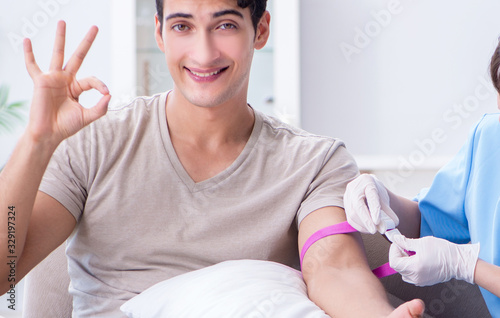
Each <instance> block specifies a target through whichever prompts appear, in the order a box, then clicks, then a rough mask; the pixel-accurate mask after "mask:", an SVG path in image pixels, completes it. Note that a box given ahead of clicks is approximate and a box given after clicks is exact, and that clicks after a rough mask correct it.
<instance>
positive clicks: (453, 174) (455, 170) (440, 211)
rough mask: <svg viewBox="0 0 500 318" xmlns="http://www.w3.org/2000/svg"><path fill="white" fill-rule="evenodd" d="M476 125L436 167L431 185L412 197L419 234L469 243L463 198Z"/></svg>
mask: <svg viewBox="0 0 500 318" xmlns="http://www.w3.org/2000/svg"><path fill="white" fill-rule="evenodd" d="M478 125H479V124H478ZM478 125H476V126H475V127H474V128H473V129H472V130H471V132H470V133H469V137H468V139H467V141H466V143H465V144H464V145H463V146H462V148H461V149H460V151H459V152H458V153H457V155H456V156H455V157H454V158H453V159H452V160H451V161H450V162H449V163H447V164H446V165H445V166H444V167H443V168H441V169H440V170H439V172H438V173H437V174H436V176H435V177H434V180H433V182H432V185H431V187H430V188H428V189H423V190H422V191H421V192H420V193H419V194H418V196H417V197H416V198H415V200H416V201H418V206H419V209H420V213H421V226H420V236H421V237H423V236H429V235H431V236H436V237H440V238H444V239H447V240H449V241H452V242H455V243H462V244H463V243H468V242H470V233H469V226H468V221H467V216H466V213H465V198H466V194H467V186H468V183H469V177H470V172H471V166H472V160H473V152H474V139H475V136H476V131H477V127H478Z"/></svg>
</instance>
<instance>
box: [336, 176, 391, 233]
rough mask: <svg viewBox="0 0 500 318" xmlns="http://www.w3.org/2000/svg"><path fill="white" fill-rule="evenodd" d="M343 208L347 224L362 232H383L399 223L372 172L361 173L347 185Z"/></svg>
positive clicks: (381, 185) (386, 194)
mask: <svg viewBox="0 0 500 318" xmlns="http://www.w3.org/2000/svg"><path fill="white" fill-rule="evenodd" d="M344 208H345V212H346V215H347V221H348V222H349V224H350V225H351V226H352V227H354V228H355V229H356V230H358V231H359V232H362V233H371V234H374V233H376V232H379V233H381V234H384V233H385V232H386V231H387V230H390V229H394V228H395V227H397V226H398V224H399V219H398V217H397V215H396V213H394V211H393V210H392V209H391V208H390V206H389V194H388V193H387V190H386V188H385V186H384V185H383V184H382V182H380V181H379V180H378V179H377V177H375V176H374V175H372V174H362V175H360V176H359V177H357V178H356V179H354V180H353V181H351V182H350V183H349V184H348V185H347V188H346V192H345V195H344Z"/></svg>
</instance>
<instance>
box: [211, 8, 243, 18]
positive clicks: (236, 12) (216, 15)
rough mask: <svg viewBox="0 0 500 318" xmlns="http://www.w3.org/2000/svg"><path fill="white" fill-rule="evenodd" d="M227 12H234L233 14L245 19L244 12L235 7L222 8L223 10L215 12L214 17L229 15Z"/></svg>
mask: <svg viewBox="0 0 500 318" xmlns="http://www.w3.org/2000/svg"><path fill="white" fill-rule="evenodd" d="M227 14H233V15H236V16H238V17H240V18H242V19H244V17H243V14H242V13H241V12H239V11H236V10H234V9H228V10H222V11H218V12H215V13H214V14H213V17H214V18H218V17H221V16H223V15H227Z"/></svg>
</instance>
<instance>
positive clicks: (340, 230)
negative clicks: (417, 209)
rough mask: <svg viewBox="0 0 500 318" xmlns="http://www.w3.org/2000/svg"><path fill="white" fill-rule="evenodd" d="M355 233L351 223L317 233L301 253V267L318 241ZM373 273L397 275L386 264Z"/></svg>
mask: <svg viewBox="0 0 500 318" xmlns="http://www.w3.org/2000/svg"><path fill="white" fill-rule="evenodd" d="M394 231H397V230H394ZM353 232H357V230H356V229H355V228H353V227H352V226H351V225H350V224H349V223H347V221H346V222H342V223H338V224H334V225H331V226H328V227H325V228H323V229H321V230H319V231H317V232H315V233H314V234H313V235H311V237H309V238H308V239H307V241H306V243H305V244H304V246H303V247H302V252H301V253H300V267H301V268H302V261H303V260H304V255H306V252H307V250H308V249H309V248H310V247H311V245H313V244H314V243H316V242H317V241H318V240H320V239H322V238H325V237H327V236H330V235H336V234H347V233H353ZM398 232H399V231H398ZM387 233H389V232H387ZM408 253H409V254H414V253H413V252H408ZM372 272H373V274H374V275H375V276H377V277H378V278H382V277H386V276H389V275H393V274H396V273H397V272H396V271H395V270H394V269H392V268H391V266H389V263H386V264H384V265H382V266H379V267H377V268H375V269H374V270H372Z"/></svg>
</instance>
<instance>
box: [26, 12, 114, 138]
mask: <svg viewBox="0 0 500 318" xmlns="http://www.w3.org/2000/svg"><path fill="white" fill-rule="evenodd" d="M97 32H98V29H97V27H95V26H93V27H92V28H91V29H90V30H89V32H88V33H87V35H86V36H85V38H84V40H83V41H82V42H81V43H80V45H79V46H78V48H77V49H76V51H75V53H74V54H73V55H72V56H71V58H70V59H69V61H68V63H67V64H66V66H64V67H63V63H64V46H65V40H66V24H65V22H64V21H59V23H58V25H57V32H56V40H55V44H54V50H53V54H52V60H51V63H50V68H49V71H48V72H46V73H43V72H42V71H41V70H40V68H39V67H38V65H37V63H36V61H35V56H34V54H33V49H32V45H31V41H30V40H29V39H25V40H24V56H25V62H26V68H27V70H28V73H29V74H30V76H31V78H32V79H33V82H34V94H33V101H32V104H31V110H30V120H29V124H28V128H27V133H28V134H29V135H30V136H31V137H32V138H33V140H35V141H39V142H49V143H53V144H59V143H60V142H61V141H62V140H64V139H66V138H68V137H69V136H71V135H73V134H75V133H76V132H78V131H79V130H80V129H82V128H83V127H85V126H86V125H88V124H90V123H91V122H93V121H95V120H96V119H98V118H100V117H102V116H103V115H105V114H106V111H107V107H108V103H109V101H110V99H111V96H110V95H109V90H108V88H107V87H106V85H105V84H104V83H103V82H101V81H100V80H98V79H97V78H95V77H89V78H85V79H81V80H77V79H76V77H75V76H76V73H77V71H78V69H79V68H80V66H81V65H82V62H83V60H84V58H85V56H86V55H87V52H88V51H89V49H90V47H91V45H92V43H93V42H94V39H95V37H96V35H97ZM91 89H96V90H98V91H99V92H100V93H101V94H103V95H104V96H103V97H102V98H101V100H100V101H99V102H98V103H97V105H95V106H94V107H92V108H90V109H86V108H84V107H82V105H80V103H79V102H78V98H79V96H80V95H81V94H82V93H83V92H84V91H88V90H91Z"/></svg>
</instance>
